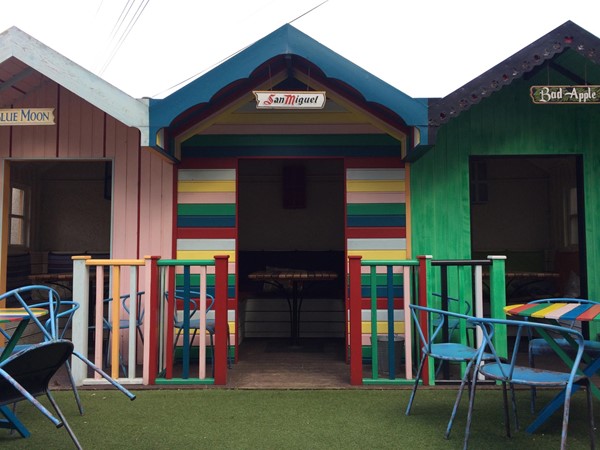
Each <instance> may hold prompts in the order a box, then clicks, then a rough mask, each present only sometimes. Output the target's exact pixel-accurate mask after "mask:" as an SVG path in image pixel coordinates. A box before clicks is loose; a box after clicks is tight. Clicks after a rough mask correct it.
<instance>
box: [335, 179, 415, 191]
mask: <svg viewBox="0 0 600 450" xmlns="http://www.w3.org/2000/svg"><path fill="white" fill-rule="evenodd" d="M404 190H405V182H404V180H348V181H347V191H348V192H404Z"/></svg>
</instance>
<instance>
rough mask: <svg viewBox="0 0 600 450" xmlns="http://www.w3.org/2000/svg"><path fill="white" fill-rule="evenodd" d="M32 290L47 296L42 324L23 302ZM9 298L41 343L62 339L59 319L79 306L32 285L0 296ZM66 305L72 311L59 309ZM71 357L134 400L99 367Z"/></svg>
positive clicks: (29, 306) (72, 382)
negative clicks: (38, 334)
mask: <svg viewBox="0 0 600 450" xmlns="http://www.w3.org/2000/svg"><path fill="white" fill-rule="evenodd" d="M34 290H37V291H41V292H44V291H45V292H46V295H47V296H46V297H44V298H47V299H48V300H47V301H46V302H47V303H48V304H49V306H48V314H49V316H50V317H49V318H48V319H47V320H46V321H45V322H44V323H42V322H41V321H40V320H39V319H38V318H37V317H35V315H34V314H33V313H32V312H31V308H32V307H33V305H29V304H28V302H27V301H26V300H25V299H26V298H28V297H29V296H30V293H31V291H34ZM9 297H10V298H11V299H12V300H13V301H15V302H16V303H17V304H19V305H20V306H21V307H22V308H24V309H25V310H26V311H27V312H28V313H29V315H30V318H31V322H33V323H35V325H36V326H37V328H38V330H39V331H41V334H42V340H43V341H56V340H59V339H61V338H62V337H64V335H65V332H66V327H63V330H62V331H59V329H60V321H59V319H61V318H64V317H67V316H69V317H72V314H73V313H74V312H75V310H76V309H77V308H78V307H79V305H78V304H77V303H76V302H66V301H61V300H60V297H59V296H58V294H57V293H56V291H55V290H54V289H52V288H50V287H48V286H41V285H32V286H25V287H21V288H17V289H13V290H12V291H9V292H6V293H4V294H2V295H0V300H3V299H7V298H9ZM46 302H44V303H46ZM68 304H70V305H72V308H73V309H72V310H71V309H70V308H69V309H67V310H65V311H63V310H62V309H61V307H62V305H68ZM75 305H77V306H75ZM70 322H71V321H70V320H69V319H67V323H68V324H70ZM73 355H74V356H76V357H77V358H79V359H80V360H81V361H82V362H83V363H85V364H86V365H87V366H88V367H89V368H91V369H92V370H94V371H95V372H97V373H98V374H99V375H100V376H102V377H103V378H104V379H105V380H106V381H108V382H109V383H110V384H111V385H112V386H114V387H115V388H117V389H118V390H119V391H121V392H122V393H123V394H125V395H126V396H127V397H128V398H129V399H130V400H135V395H134V394H132V393H131V392H129V390H127V389H125V388H124V387H123V386H122V385H121V384H120V383H119V382H117V381H116V380H114V379H113V378H112V377H111V376H110V375H108V374H107V373H106V372H104V371H103V370H102V369H101V368H100V367H98V366H96V365H95V364H94V363H92V362H91V361H90V360H89V359H87V358H86V357H85V356H83V355H82V354H81V353H79V352H78V351H76V350H74V351H73ZM67 369H68V372H69V377H70V381H71V385H72V387H73V393H74V394H75V400H76V401H77V406H78V407H79V411H80V413H81V414H83V408H82V406H81V400H80V398H79V394H78V392H77V388H76V386H75V383H74V380H73V377H72V375H71V371H70V366H68V365H67Z"/></svg>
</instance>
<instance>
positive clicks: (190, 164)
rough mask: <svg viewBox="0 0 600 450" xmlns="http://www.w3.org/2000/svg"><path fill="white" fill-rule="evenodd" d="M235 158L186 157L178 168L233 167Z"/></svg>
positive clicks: (234, 166) (235, 164) (235, 165)
mask: <svg viewBox="0 0 600 450" xmlns="http://www.w3.org/2000/svg"><path fill="white" fill-rule="evenodd" d="M236 167H237V159H236V158H186V159H184V160H183V161H181V164H179V169H235V168H236Z"/></svg>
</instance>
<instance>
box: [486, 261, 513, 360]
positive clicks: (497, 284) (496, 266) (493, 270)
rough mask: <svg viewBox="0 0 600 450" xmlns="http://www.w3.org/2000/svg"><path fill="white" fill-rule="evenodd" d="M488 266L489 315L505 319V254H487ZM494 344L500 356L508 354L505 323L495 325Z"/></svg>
mask: <svg viewBox="0 0 600 450" xmlns="http://www.w3.org/2000/svg"><path fill="white" fill-rule="evenodd" d="M488 259H490V260H491V261H492V266H491V267H490V315H491V317H492V318H494V319H505V318H506V314H505V312H504V307H505V306H506V256H488ZM493 339H494V346H495V347H496V351H497V352H498V353H499V354H500V356H504V357H507V356H508V345H507V342H506V340H507V334H506V325H497V326H496V327H495V333H494V338H493Z"/></svg>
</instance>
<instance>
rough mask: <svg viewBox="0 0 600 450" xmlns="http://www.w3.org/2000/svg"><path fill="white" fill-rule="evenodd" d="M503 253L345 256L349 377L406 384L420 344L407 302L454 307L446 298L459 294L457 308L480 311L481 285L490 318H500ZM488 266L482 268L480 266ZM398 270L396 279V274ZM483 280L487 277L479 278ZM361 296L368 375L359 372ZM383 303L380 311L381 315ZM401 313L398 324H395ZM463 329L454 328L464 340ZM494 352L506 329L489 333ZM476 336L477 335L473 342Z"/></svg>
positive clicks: (430, 379) (502, 348) (427, 375)
mask: <svg viewBox="0 0 600 450" xmlns="http://www.w3.org/2000/svg"><path fill="white" fill-rule="evenodd" d="M504 261H505V257H503V256H490V257H489V259H486V260H448V261H442V260H439V261H435V260H433V259H432V257H431V256H419V257H418V258H417V260H407V261H361V257H360V256H356V255H353V256H349V292H350V319H349V320H350V325H349V331H350V338H349V342H350V381H351V384H353V385H360V384H405V383H412V382H413V381H409V380H412V379H413V374H412V369H413V362H414V361H418V360H419V359H420V356H419V354H420V343H419V342H418V339H415V338H414V336H413V332H412V327H411V320H410V314H409V313H408V308H407V306H408V304H409V303H410V302H413V303H417V302H418V303H419V304H421V305H427V306H433V307H438V308H443V309H448V308H450V310H456V308H458V306H454V305H452V303H451V302H449V298H450V297H452V298H461V299H465V300H466V302H467V303H468V305H469V311H461V312H463V313H465V312H468V313H469V314H472V315H476V316H479V317H482V316H483V315H484V301H483V297H484V284H485V285H486V286H487V287H488V291H489V311H488V312H487V313H488V314H489V315H490V316H491V317H504V312H503V307H504V306H505V303H506V292H505V268H504ZM484 267H486V268H489V270H488V271H486V272H485V273H484V270H483V268H484ZM400 274H402V278H400ZM484 280H487V282H484ZM365 297H366V298H368V299H369V310H370V314H369V319H370V327H368V328H369V332H370V345H371V352H370V353H371V377H365V376H363V348H364V346H365V342H364V340H363V326H364V312H366V311H365V308H364V306H365V302H364V300H365ZM383 306H385V308H384V309H385V310H386V314H381V312H382V311H381V309H382V307H383ZM399 311H402V312H403V314H402V315H399V314H398V312H399ZM399 317H402V319H403V321H404V327H403V330H402V327H399V326H398V324H397V322H398V318H399ZM399 331H403V332H404V345H405V348H404V377H402V376H400V374H397V373H396V371H395V367H396V361H395V358H396V351H395V345H396V342H395V338H394V337H395V335H396V334H397V333H398V332H399ZM466 332H467V331H466V329H465V328H464V326H463V327H462V328H461V329H460V330H459V339H460V340H461V341H463V342H465V341H466ZM382 334H384V335H387V342H386V343H385V344H384V345H387V347H388V348H387V358H388V361H387V369H388V374H387V376H385V377H382V376H380V374H379V361H378V358H379V351H378V350H379V349H378V346H379V345H380V343H379V342H378V336H381V335H382ZM495 340H496V341H495V345H496V348H497V349H499V352H504V353H506V330H505V329H503V328H502V327H500V328H499V329H498V330H497V332H496V335H495ZM480 342H481V336H479V335H477V337H476V342H475V343H474V344H475V345H477V344H478V343H480ZM384 354H385V353H384ZM423 380H424V382H425V384H435V376H434V371H433V370H431V367H430V364H426V366H425V368H424V372H423Z"/></svg>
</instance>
